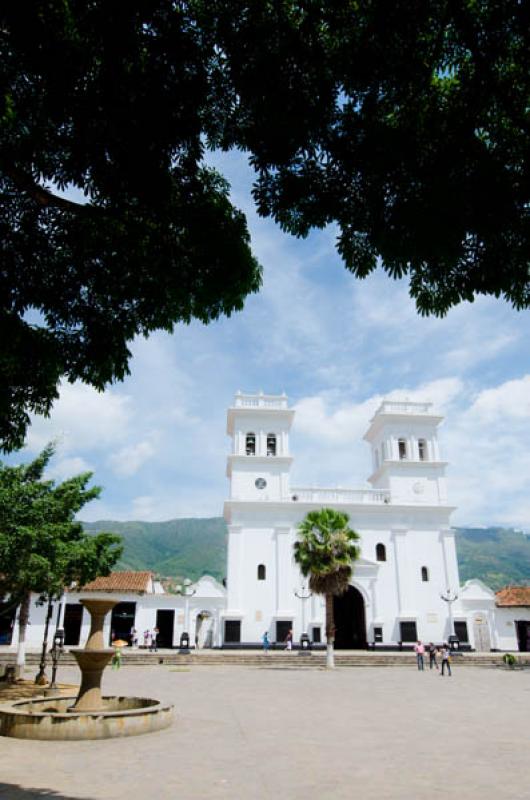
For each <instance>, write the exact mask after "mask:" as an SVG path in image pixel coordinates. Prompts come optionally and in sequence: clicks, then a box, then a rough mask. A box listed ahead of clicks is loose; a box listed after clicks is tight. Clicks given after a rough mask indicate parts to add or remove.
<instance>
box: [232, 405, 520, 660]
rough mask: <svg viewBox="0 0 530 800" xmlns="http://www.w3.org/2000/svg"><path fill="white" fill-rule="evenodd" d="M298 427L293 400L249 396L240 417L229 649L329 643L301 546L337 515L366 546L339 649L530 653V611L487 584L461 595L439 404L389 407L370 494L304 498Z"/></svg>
mask: <svg viewBox="0 0 530 800" xmlns="http://www.w3.org/2000/svg"><path fill="white" fill-rule="evenodd" d="M294 415H295V412H294V410H293V409H292V408H289V405H288V401H287V397H286V396H285V395H281V396H270V395H263V394H259V395H245V394H241V393H238V394H237V395H236V397H235V401H234V405H233V406H232V407H231V408H230V409H229V410H228V420H227V432H228V434H229V436H230V437H231V439H232V449H231V454H230V455H229V456H228V464H227V476H228V478H229V481H230V494H229V499H228V500H227V501H226V503H225V508H224V516H225V519H226V521H227V524H228V532H229V534H228V567H227V606H226V609H225V611H224V612H223V617H224V631H223V644H225V645H233V646H237V645H245V644H252V643H256V642H259V641H260V640H261V637H262V636H263V633H264V631H268V633H269V637H270V639H271V641H278V642H281V641H283V640H284V639H285V636H286V634H287V632H288V631H289V630H290V629H292V630H293V635H294V639H295V641H298V640H299V639H300V637H301V635H302V634H307V635H308V636H309V639H310V640H311V641H312V642H314V643H319V642H322V641H323V640H324V635H325V613H324V611H325V609H324V601H323V598H322V597H320V596H315V595H312V596H310V593H309V592H308V590H307V584H306V583H305V582H304V581H303V579H302V576H301V574H300V571H299V569H298V567H297V565H296V564H295V563H294V560H293V544H294V542H295V539H296V537H297V526H298V525H299V523H300V522H301V521H302V519H303V518H304V517H305V515H306V514H307V513H308V512H309V511H312V510H317V509H320V508H322V507H333V508H335V509H339V510H341V511H344V512H346V513H347V514H348V515H349V518H350V527H352V528H353V529H354V530H356V531H357V533H359V534H360V537H361V540H360V545H361V557H360V559H359V561H358V562H356V564H355V569H354V574H353V579H352V581H351V585H350V588H349V590H348V592H347V593H346V594H345V595H343V596H342V597H338V598H336V599H335V603H334V606H335V609H334V610H335V624H336V627H337V631H336V647H337V648H348V649H349V648H365V647H367V646H376V647H377V646H383V647H384V646H399V645H400V644H406V643H408V644H410V643H412V642H415V641H416V640H417V639H421V640H423V641H427V642H431V641H433V642H437V643H439V642H443V641H447V640H448V638H449V637H450V636H451V635H454V634H456V636H458V639H459V641H460V643H461V644H463V645H467V646H470V647H474V648H475V649H479V650H489V649H490V648H494V649H501V650H502V649H510V648H512V649H519V646H521V645H522V646H521V649H526V644H527V643H528V637H529V634H530V621H529V620H530V615H529V614H528V611H529V609H528V608H526V609H516V608H514V607H512V606H508V607H502V608H501V607H499V606H498V605H497V603H496V600H495V595H494V593H493V592H492V591H491V590H490V589H489V588H488V587H486V586H484V585H483V584H482V583H481V582H480V581H468V583H467V584H466V585H465V586H464V587H460V580H459V574H458V563H457V556H456V547H455V535H454V532H453V531H452V530H451V527H450V517H451V512H452V511H453V510H454V507H452V506H451V505H449V502H448V498H447V487H446V479H445V468H446V466H447V462H445V461H444V460H443V459H442V456H441V454H440V447H439V443H438V427H439V425H440V423H441V421H442V417H441V416H439V415H437V414H436V413H435V412H434V410H433V407H432V404H431V403H412V402H408V401H407V402H396V401H390V400H385V401H383V402H382V403H381V405H380V406H379V408H378V409H377V411H376V413H375V414H374V416H373V418H372V420H371V421H370V423H369V425H368V429H367V431H366V433H365V436H364V439H365V441H366V442H367V443H368V445H369V447H370V455H371V467H370V475H369V477H368V482H369V484H370V486H371V488H370V489H365V488H362V489H326V488H320V487H318V488H317V487H298V486H292V485H291V467H292V464H293V457H292V455H291V453H290V449H289V432H290V428H291V425H292V423H293V419H294ZM523 611H524V613H523ZM518 614H519V616H521V615H522V616H523V617H524V618H523V619H519V620H517V619H516V617H517V615H518ZM514 615H515V616H514ZM525 620H526V621H525Z"/></svg>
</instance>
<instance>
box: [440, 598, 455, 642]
mask: <svg viewBox="0 0 530 800" xmlns="http://www.w3.org/2000/svg"><path fill="white" fill-rule="evenodd" d="M440 597H441V599H442V600H443V601H444V602H445V603H447V612H448V616H449V636H454V635H455V628H454V623H453V609H452V606H453V603H454V602H455V600H458V594H457V593H456V592H453V591H451V589H447V591H445V592H441V593H440Z"/></svg>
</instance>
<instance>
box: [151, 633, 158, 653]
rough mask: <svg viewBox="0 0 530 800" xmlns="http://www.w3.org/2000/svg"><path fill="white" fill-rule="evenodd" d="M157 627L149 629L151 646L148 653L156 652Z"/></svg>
mask: <svg viewBox="0 0 530 800" xmlns="http://www.w3.org/2000/svg"><path fill="white" fill-rule="evenodd" d="M158 633H159V631H158V628H153V630H152V631H151V647H150V648H149V652H150V653H158Z"/></svg>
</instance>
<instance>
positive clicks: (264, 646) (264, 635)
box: [261, 631, 271, 655]
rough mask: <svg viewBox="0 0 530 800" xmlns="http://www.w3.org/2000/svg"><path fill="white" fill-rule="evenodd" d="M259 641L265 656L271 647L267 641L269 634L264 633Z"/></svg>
mask: <svg viewBox="0 0 530 800" xmlns="http://www.w3.org/2000/svg"><path fill="white" fill-rule="evenodd" d="M261 641H262V642H263V652H264V653H265V655H267V654H268V652H269V647H270V646H271V643H270V641H269V632H268V631H265V633H264V634H263V636H262V637H261Z"/></svg>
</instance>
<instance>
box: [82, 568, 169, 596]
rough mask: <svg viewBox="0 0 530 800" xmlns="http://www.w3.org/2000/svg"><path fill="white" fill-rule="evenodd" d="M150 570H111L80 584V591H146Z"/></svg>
mask: <svg viewBox="0 0 530 800" xmlns="http://www.w3.org/2000/svg"><path fill="white" fill-rule="evenodd" d="M152 577H153V573H152V572H111V573H110V575H107V576H106V577H104V578H103V577H100V578H96V579H95V580H93V581H90V583H87V584H85V586H81V587H80V588H79V589H78V590H77V591H80V592H121V593H126V592H148V591H149V589H150V582H151V578H152Z"/></svg>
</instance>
